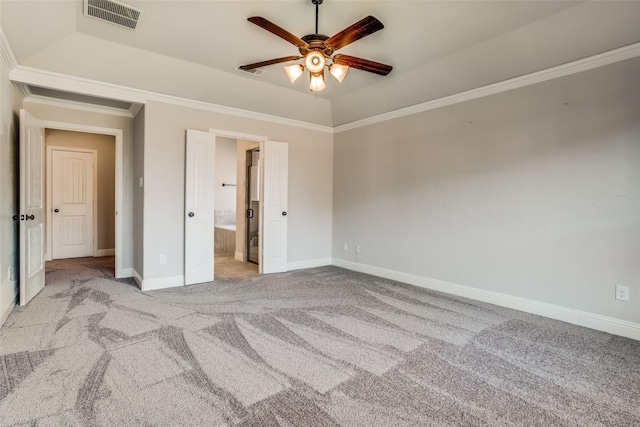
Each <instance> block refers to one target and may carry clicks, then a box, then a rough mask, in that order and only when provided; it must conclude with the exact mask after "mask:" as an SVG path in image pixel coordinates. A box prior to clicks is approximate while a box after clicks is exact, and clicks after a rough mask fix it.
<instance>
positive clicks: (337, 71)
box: [329, 63, 349, 83]
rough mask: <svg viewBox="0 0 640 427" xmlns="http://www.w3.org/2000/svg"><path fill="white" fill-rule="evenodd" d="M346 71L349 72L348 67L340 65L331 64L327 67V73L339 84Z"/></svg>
mask: <svg viewBox="0 0 640 427" xmlns="http://www.w3.org/2000/svg"><path fill="white" fill-rule="evenodd" d="M347 71H349V66H348V65H340V64H336V63H333V64H331V65H330V66H329V72H330V73H331V75H332V76H333V77H335V78H336V80H338V82H340V83H342V80H344V76H346V75H347Z"/></svg>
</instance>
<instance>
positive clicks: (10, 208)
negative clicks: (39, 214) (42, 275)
mask: <svg viewBox="0 0 640 427" xmlns="http://www.w3.org/2000/svg"><path fill="white" fill-rule="evenodd" d="M21 103H22V99H21V97H20V95H19V94H18V91H17V90H16V89H15V88H14V87H13V85H12V84H11V82H10V81H9V71H8V70H7V68H6V66H5V65H4V62H3V61H0V325H2V323H4V321H5V320H6V316H8V315H9V312H10V311H11V309H12V308H13V306H14V304H15V299H16V295H17V293H18V289H17V286H18V281H17V278H18V253H17V251H18V223H17V222H16V221H13V215H14V214H17V213H18V139H17V138H18V128H19V122H18V116H17V115H18V112H19V109H20V104H21Z"/></svg>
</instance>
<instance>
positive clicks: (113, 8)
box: [84, 0, 142, 30]
mask: <svg viewBox="0 0 640 427" xmlns="http://www.w3.org/2000/svg"><path fill="white" fill-rule="evenodd" d="M84 14H85V15H87V16H91V17H93V18H97V19H100V20H102V21H107V22H110V23H112V24H115V25H119V26H121V27H125V28H129V29H131V30H135V29H136V26H137V25H138V20H139V19H140V15H141V14H142V11H141V10H140V9H136V8H134V7H131V6H127V5H126V4H122V3H120V2H117V1H114V0H84Z"/></svg>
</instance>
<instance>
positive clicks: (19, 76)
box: [9, 65, 333, 133]
mask: <svg viewBox="0 0 640 427" xmlns="http://www.w3.org/2000/svg"><path fill="white" fill-rule="evenodd" d="M9 78H10V79H11V80H12V81H14V82H20V83H25V84H28V85H34V86H42V87H46V88H50V89H56V90H62V91H67V92H73V93H81V94H84V95H92V96H97V97H102V98H109V99H118V100H122V101H127V102H131V103H134V104H146V103H147V102H149V101H154V102H162V103H165V104H172V105H177V106H181V107H187V108H194V109H197V110H204V111H210V112H213V113H220V114H226V115H231V116H236V117H244V118H247V119H252V120H260V121H265V122H271V123H277V124H282V125H286V126H293V127H298V128H304V129H309V130H314V131H319V132H326V133H333V127H331V126H323V125H318V124H315V123H309V122H304V121H301V120H294V119H288V118H285V117H279V116H274V115H270V114H264V113H257V112H254V111H249V110H243V109H240V108H234V107H227V106H224V105H219V104H212V103H208V102H204V101H197V100H193V99H187V98H181V97H178V96H173V95H166V94H162V93H157V92H152V91H147V90H142V89H136V88H131V87H127V86H121V85H116V84H112V83H105V82H100V81H97V80H90V79H85V78H81V77H75V76H70V75H67V74H60V73H55V72H52V71H46V70H40V69H37V68H31V67H25V66H22V65H18V66H16V67H15V68H13V69H12V70H11V72H10V74H9ZM138 109H139V108H138ZM132 113H133V112H132Z"/></svg>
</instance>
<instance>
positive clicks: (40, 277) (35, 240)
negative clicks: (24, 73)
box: [20, 110, 45, 305]
mask: <svg viewBox="0 0 640 427" xmlns="http://www.w3.org/2000/svg"><path fill="white" fill-rule="evenodd" d="M44 220H45V215H44V128H43V127H42V126H39V124H38V121H37V120H36V119H35V118H33V117H32V116H31V115H30V114H29V113H27V112H26V111H25V110H20V305H25V304H26V303H28V302H29V301H30V300H31V299H32V298H33V297H34V296H36V295H37V294H38V292H40V291H41V290H42V289H43V288H44V243H45V238H44V237H45V234H44Z"/></svg>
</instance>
